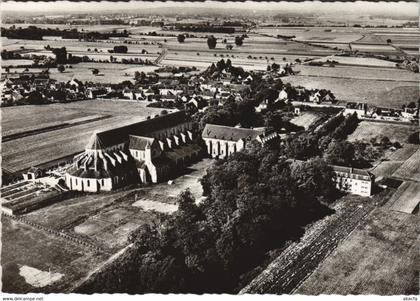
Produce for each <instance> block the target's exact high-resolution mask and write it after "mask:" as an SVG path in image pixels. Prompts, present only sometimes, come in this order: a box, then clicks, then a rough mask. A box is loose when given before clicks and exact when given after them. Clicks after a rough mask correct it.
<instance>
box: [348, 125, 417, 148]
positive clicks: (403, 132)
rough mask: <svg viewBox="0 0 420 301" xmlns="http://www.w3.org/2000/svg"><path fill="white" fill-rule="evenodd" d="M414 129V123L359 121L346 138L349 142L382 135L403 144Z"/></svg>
mask: <svg viewBox="0 0 420 301" xmlns="http://www.w3.org/2000/svg"><path fill="white" fill-rule="evenodd" d="M416 129H417V127H416V126H415V125H404V124H391V123H382V122H371V121H361V122H360V123H359V125H358V126H357V128H356V130H355V131H354V132H353V133H352V134H351V135H350V136H349V137H348V138H347V139H348V140H349V141H351V142H353V141H356V140H363V141H370V139H371V138H375V137H377V136H380V135H383V136H386V137H388V138H389V139H390V140H391V141H392V142H395V141H398V142H400V143H402V144H403V143H405V142H406V141H407V138H408V136H409V135H410V134H412V133H413V132H415V131H416Z"/></svg>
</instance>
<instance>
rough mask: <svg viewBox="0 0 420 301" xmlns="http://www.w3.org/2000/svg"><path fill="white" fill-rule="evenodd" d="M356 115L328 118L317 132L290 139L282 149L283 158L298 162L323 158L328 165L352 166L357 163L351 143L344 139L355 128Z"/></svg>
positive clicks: (356, 122) (340, 115)
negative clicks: (297, 160) (293, 159)
mask: <svg viewBox="0 0 420 301" xmlns="http://www.w3.org/2000/svg"><path fill="white" fill-rule="evenodd" d="M358 122H359V120H358V118H357V115H356V114H353V115H349V116H347V117H345V116H343V115H342V114H339V115H336V116H334V117H332V118H330V119H329V120H328V121H327V122H326V123H325V124H324V125H323V126H322V127H321V128H319V129H318V130H317V131H313V132H307V133H304V134H301V135H299V136H298V137H293V138H290V139H289V140H287V141H286V143H285V144H284V145H283V147H282V152H283V154H284V155H285V156H287V157H290V158H295V159H299V160H308V159H310V158H314V157H324V158H325V159H326V160H327V162H328V163H330V164H337V165H344V166H353V165H355V163H356V162H357V160H356V158H355V150H354V146H353V144H352V143H350V142H348V141H346V140H345V139H346V138H347V136H348V135H349V134H351V133H352V132H353V131H354V130H355V129H356V127H357V124H358Z"/></svg>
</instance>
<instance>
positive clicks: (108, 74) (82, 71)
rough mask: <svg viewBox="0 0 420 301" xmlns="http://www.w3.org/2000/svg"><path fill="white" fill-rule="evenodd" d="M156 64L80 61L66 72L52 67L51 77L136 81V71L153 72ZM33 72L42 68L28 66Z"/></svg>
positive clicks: (115, 82) (116, 82)
mask: <svg viewBox="0 0 420 301" xmlns="http://www.w3.org/2000/svg"><path fill="white" fill-rule="evenodd" d="M93 69H98V70H99V74H98V75H93V73H92V70H93ZM156 69H157V67H156V66H146V65H135V64H130V65H126V64H111V63H79V64H75V65H72V68H66V70H65V71H64V72H59V71H58V70H57V69H56V68H54V69H50V78H51V79H55V80H57V81H63V82H67V81H70V80H72V79H73V78H75V79H78V80H80V81H82V82H86V81H91V82H96V83H110V84H118V83H121V82H123V81H126V80H128V81H132V82H134V72H135V71H139V72H145V73H147V72H152V71H154V70H156ZM28 70H29V71H31V72H39V71H42V69H39V68H28ZM23 71H24V68H10V72H12V73H14V72H16V73H22V72H23Z"/></svg>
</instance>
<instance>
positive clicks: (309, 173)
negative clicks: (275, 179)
mask: <svg viewBox="0 0 420 301" xmlns="http://www.w3.org/2000/svg"><path fill="white" fill-rule="evenodd" d="M291 176H292V178H293V179H294V180H295V181H296V184H297V185H298V187H299V192H300V193H301V194H303V195H305V196H306V198H307V199H309V200H311V199H312V200H313V199H317V200H318V201H321V202H326V203H331V202H332V201H333V200H334V199H335V197H336V195H337V189H336V187H335V184H334V178H335V174H334V171H333V170H332V168H331V167H330V166H329V165H328V164H327V163H326V162H325V161H324V160H323V159H319V158H316V159H310V160H309V161H305V162H297V163H295V164H292V168H291Z"/></svg>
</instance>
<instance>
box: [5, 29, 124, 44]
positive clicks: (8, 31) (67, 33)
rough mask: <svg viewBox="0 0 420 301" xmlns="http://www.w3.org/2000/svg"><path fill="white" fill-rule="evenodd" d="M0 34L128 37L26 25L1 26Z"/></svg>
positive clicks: (11, 36) (39, 37)
mask: <svg viewBox="0 0 420 301" xmlns="http://www.w3.org/2000/svg"><path fill="white" fill-rule="evenodd" d="M1 35H2V36H3V37H7V38H9V39H24V40H42V38H43V37H44V36H60V37H62V38H63V39H79V40H82V39H83V40H86V41H91V40H98V39H101V40H107V39H109V38H110V37H128V32H127V31H125V32H85V31H84V32H79V31H78V30H77V29H75V28H73V29H59V28H39V27H36V26H33V25H31V26H28V27H25V28H22V27H16V26H14V25H13V26H11V27H9V28H4V27H2V28H1Z"/></svg>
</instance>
